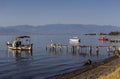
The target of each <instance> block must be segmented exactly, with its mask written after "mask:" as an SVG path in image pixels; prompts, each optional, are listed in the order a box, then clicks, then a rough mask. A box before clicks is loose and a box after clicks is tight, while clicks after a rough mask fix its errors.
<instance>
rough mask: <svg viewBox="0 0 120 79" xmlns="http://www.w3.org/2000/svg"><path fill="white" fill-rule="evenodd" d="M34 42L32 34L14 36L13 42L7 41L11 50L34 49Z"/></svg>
mask: <svg viewBox="0 0 120 79" xmlns="http://www.w3.org/2000/svg"><path fill="white" fill-rule="evenodd" d="M32 46H33V44H32V43H30V36H17V37H14V40H13V41H12V43H10V42H9V41H8V42H7V47H8V49H11V50H32Z"/></svg>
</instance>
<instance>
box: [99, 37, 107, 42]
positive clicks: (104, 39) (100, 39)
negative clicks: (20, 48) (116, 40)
mask: <svg viewBox="0 0 120 79" xmlns="http://www.w3.org/2000/svg"><path fill="white" fill-rule="evenodd" d="M98 40H99V41H108V38H106V37H101V38H98Z"/></svg>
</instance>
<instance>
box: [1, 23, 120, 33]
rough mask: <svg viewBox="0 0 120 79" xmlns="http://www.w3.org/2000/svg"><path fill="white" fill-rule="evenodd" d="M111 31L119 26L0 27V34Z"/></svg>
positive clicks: (55, 25) (119, 29) (116, 29)
mask: <svg viewBox="0 0 120 79" xmlns="http://www.w3.org/2000/svg"><path fill="white" fill-rule="evenodd" d="M111 31H120V27H117V26H111V25H82V24H48V25H40V26H31V25H17V26H7V27H0V34H85V33H100V32H103V33H109V32H111Z"/></svg>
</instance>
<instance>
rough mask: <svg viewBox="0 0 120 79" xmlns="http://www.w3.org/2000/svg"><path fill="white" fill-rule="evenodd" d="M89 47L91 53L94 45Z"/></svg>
mask: <svg viewBox="0 0 120 79" xmlns="http://www.w3.org/2000/svg"><path fill="white" fill-rule="evenodd" d="M88 49H89V53H90V54H91V53H92V46H89V47H88Z"/></svg>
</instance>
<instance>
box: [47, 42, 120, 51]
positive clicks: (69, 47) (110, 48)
mask: <svg viewBox="0 0 120 79" xmlns="http://www.w3.org/2000/svg"><path fill="white" fill-rule="evenodd" d="M65 48H66V49H67V50H71V52H76V51H80V50H82V49H87V50H88V51H89V52H90V53H92V50H96V52H99V49H102V48H104V49H106V51H107V52H110V51H112V52H114V51H115V50H119V48H120V46H90V45H63V44H53V43H52V44H48V45H47V47H46V49H49V50H51V51H56V50H62V49H65Z"/></svg>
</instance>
